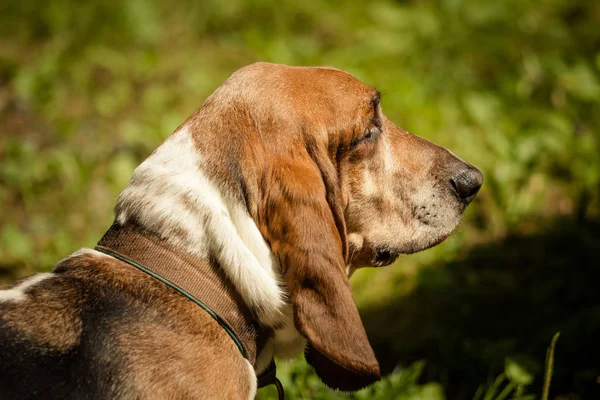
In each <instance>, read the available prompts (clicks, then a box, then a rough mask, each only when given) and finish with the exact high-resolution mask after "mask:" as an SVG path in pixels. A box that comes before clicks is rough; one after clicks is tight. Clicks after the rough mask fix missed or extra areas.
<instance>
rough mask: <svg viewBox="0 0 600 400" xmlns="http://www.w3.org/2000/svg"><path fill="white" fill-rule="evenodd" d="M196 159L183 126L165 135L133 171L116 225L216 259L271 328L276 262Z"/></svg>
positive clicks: (280, 297) (279, 298)
mask: <svg viewBox="0 0 600 400" xmlns="http://www.w3.org/2000/svg"><path fill="white" fill-rule="evenodd" d="M202 161H203V159H202V156H201V155H200V154H198V150H197V149H196V148H195V146H194V143H193V140H192V138H191V135H190V133H189V131H188V130H187V128H185V127H184V128H182V129H181V130H179V131H177V132H176V133H174V134H173V135H171V137H169V138H168V139H167V140H166V141H165V142H164V143H163V144H162V145H161V146H160V147H159V148H158V149H156V151H155V152H154V153H153V154H152V155H150V157H148V158H147V159H146V160H145V161H144V162H143V163H142V164H140V166H138V167H137V168H136V169H135V171H134V172H133V176H132V177H131V180H130V182H129V185H128V186H127V188H125V190H124V191H123V193H121V195H120V196H119V200H118V202H117V207H116V213H117V221H118V222H119V223H121V224H123V223H125V222H126V221H127V220H129V219H131V218H133V219H135V220H136V221H137V222H138V223H139V224H140V225H142V226H143V227H145V228H146V229H149V230H151V231H154V232H158V233H159V234H160V235H162V236H163V237H165V238H167V240H169V241H170V242H171V243H172V244H173V245H174V246H176V247H179V248H182V250H184V251H187V252H190V253H192V254H195V255H197V256H200V257H208V256H209V255H212V256H214V257H216V259H217V260H218V262H219V264H220V265H221V267H222V268H223V271H224V272H225V274H226V275H227V276H228V278H229V279H230V280H231V281H232V283H233V284H234V285H235V287H236V289H237V290H238V292H239V293H240V295H241V296H242V298H243V299H244V300H245V301H246V303H247V304H248V306H249V307H250V308H251V309H253V310H254V311H255V312H257V314H258V316H259V318H260V320H261V321H262V322H263V323H265V324H267V325H273V324H275V323H277V322H278V321H279V320H280V319H281V316H282V315H281V309H282V308H283V306H284V305H285V302H284V298H285V296H284V293H283V292H282V290H281V288H280V285H279V282H278V281H279V279H278V271H279V265H278V263H277V260H276V258H275V257H274V255H273V254H272V253H271V250H270V249H269V246H268V245H267V243H266V242H265V240H264V238H263V237H262V235H261V233H260V231H259V230H258V227H257V226H256V224H255V223H254V221H253V220H252V218H251V217H250V215H249V214H248V212H247V211H246V209H245V208H244V207H243V206H242V204H240V202H239V201H238V200H236V199H235V198H233V197H232V196H229V195H227V194H226V193H224V191H222V190H220V188H219V187H218V185H217V184H216V183H215V182H211V181H210V180H209V179H208V178H207V176H206V175H205V174H204V173H203V171H202V165H203V163H202ZM207 168H210V166H207Z"/></svg>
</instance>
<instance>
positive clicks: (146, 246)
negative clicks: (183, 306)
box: [96, 222, 284, 400]
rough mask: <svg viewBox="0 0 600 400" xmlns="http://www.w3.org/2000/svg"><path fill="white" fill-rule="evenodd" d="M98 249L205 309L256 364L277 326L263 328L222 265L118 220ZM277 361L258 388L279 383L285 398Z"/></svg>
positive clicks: (263, 374)
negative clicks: (179, 251) (186, 253)
mask: <svg viewBox="0 0 600 400" xmlns="http://www.w3.org/2000/svg"><path fill="white" fill-rule="evenodd" d="M96 250H98V251H100V252H102V253H104V254H107V255H109V256H112V257H114V258H116V259H118V260H121V261H123V262H125V263H127V264H129V265H131V266H133V267H135V268H137V269H138V270H140V271H142V272H144V273H146V274H148V275H150V276H152V277H153V278H155V279H157V280H159V281H161V282H162V283H164V284H165V285H167V286H169V287H170V288H172V289H174V290H176V291H177V292H179V293H180V294H181V295H183V296H185V297H186V298H188V299H189V300H191V301H193V302H194V303H195V304H197V305H198V306H200V307H201V308H202V309H203V310H205V311H206V312H207V313H208V314H209V315H210V316H211V317H212V318H214V319H215V321H217V323H218V324H219V325H220V326H221V327H222V328H223V330H225V332H227V334H228V335H229V336H230V337H231V339H232V340H233V342H234V343H235V345H236V346H237V348H238V350H239V351H240V353H241V354H242V356H243V357H244V358H246V359H247V360H248V361H249V362H250V363H251V364H252V365H255V363H256V356H257V354H258V353H259V352H260V351H261V350H262V348H263V347H264V345H265V344H266V342H267V340H268V339H269V338H270V337H271V336H272V333H273V332H272V330H271V329H269V328H263V327H261V326H260V325H259V324H258V323H257V322H256V321H255V319H254V316H253V314H252V312H251V311H250V310H249V309H248V307H247V306H246V304H245V302H244V301H243V299H242V298H241V296H240V295H239V293H238V292H237V290H236V289H235V287H234V286H233V285H232V284H231V282H230V281H229V280H228V279H227V278H226V277H225V276H224V274H223V273H222V271H220V269H219V268H218V267H217V266H214V265H212V264H211V263H210V262H209V261H208V260H206V259H204V258H200V257H193V256H189V255H181V254H179V253H178V252H175V250H174V249H173V248H172V246H170V244H169V243H167V241H166V240H164V239H162V238H160V237H158V236H157V235H155V234H152V233H150V232H147V231H145V230H144V229H142V228H140V227H139V226H137V225H133V224H127V225H125V226H123V225H120V224H118V223H116V222H115V223H114V224H113V225H112V226H111V227H110V229H109V230H108V231H107V232H106V233H105V234H104V236H103V237H102V239H101V240H100V242H98V245H97V246H96ZM276 373H277V370H276V367H275V362H274V360H271V363H270V364H269V366H268V367H267V369H266V370H265V371H264V372H263V373H261V374H260V375H259V376H258V377H257V386H258V387H259V388H261V387H264V386H268V385H275V387H276V388H277V394H278V397H279V399H280V400H283V399H284V391H283V386H282V385H281V382H280V381H279V380H278V379H277V376H276Z"/></svg>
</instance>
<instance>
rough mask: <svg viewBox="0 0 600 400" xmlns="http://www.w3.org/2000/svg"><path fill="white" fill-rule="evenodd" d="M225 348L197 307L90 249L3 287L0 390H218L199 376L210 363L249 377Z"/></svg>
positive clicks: (58, 393) (91, 393) (67, 394)
mask: <svg viewBox="0 0 600 400" xmlns="http://www.w3.org/2000/svg"><path fill="white" fill-rule="evenodd" d="M231 354H233V355H236V354H239V352H238V350H237V348H235V345H234V344H233V343H232V342H231V339H230V338H229V337H228V336H227V334H226V333H225V332H224V331H223V329H222V328H221V327H220V326H219V325H218V324H217V323H216V322H215V321H214V320H213V319H212V318H211V317H210V316H209V315H208V314H207V313H206V312H205V311H204V310H202V309H200V308H199V307H197V306H195V304H193V303H192V302H189V301H188V300H187V299H185V298H183V296H181V295H179V294H178V293H176V292H175V291H174V290H172V289H171V288H169V287H167V286H166V285H164V284H163V283H161V282H159V281H158V280H156V279H154V278H152V277H150V276H149V275H146V274H145V273H143V272H141V271H139V270H137V269H136V268H134V267H132V266H130V265H128V264H126V263H123V262H122V261H119V260H117V259H115V258H113V257H110V256H107V255H105V254H103V253H100V252H97V251H95V250H89V249H85V250H80V251H78V252H77V253H74V254H73V255H71V256H69V257H67V258H66V259H64V260H62V261H60V262H59V263H58V264H57V265H56V267H55V268H54V270H53V271H52V272H50V273H44V274H38V275H34V276H32V277H29V278H25V279H23V280H21V281H19V282H17V283H16V284H15V285H13V286H12V287H10V288H8V289H7V290H0V360H1V361H0V393H2V394H1V395H0V398H4V397H2V396H4V395H7V394H10V397H11V398H28V397H27V396H30V395H34V397H35V396H39V395H40V394H41V393H45V395H44V396H49V397H47V398H57V399H58V398H79V397H82V398H83V397H86V398H87V397H91V398H126V397H136V396H138V395H140V394H141V393H146V394H147V395H148V396H149V397H150V398H154V396H158V394H160V393H162V394H164V395H165V396H166V397H169V393H170V394H179V393H180V391H181V390H184V391H185V392H186V393H187V392H189V393H193V396H192V397H203V394H207V393H212V391H213V389H214V391H215V393H219V391H222V388H220V387H215V388H212V389H211V384H209V383H210V382H211V380H210V377H209V376H207V377H206V378H207V379H205V380H202V379H199V377H202V376H203V374H206V373H208V372H209V371H210V370H214V371H217V372H218V370H222V371H220V373H223V374H224V373H227V372H228V371H230V370H231V369H239V371H238V374H233V375H232V376H238V377H239V376H240V375H239V374H242V375H241V376H250V374H249V372H252V371H250V370H249V369H248V366H247V365H246V364H247V363H246V362H245V360H244V359H243V358H242V357H241V356H239V357H235V358H234V359H233V360H232V357H231ZM237 358H239V360H238V359H237ZM208 366H210V368H208ZM182 371H183V372H182ZM252 376H253V372H252ZM198 382H204V383H203V384H202V385H201V386H199V385H198ZM207 382H209V383H207ZM233 383H235V382H233ZM233 383H232V386H231V389H232V390H234V389H235V390H238V391H239V390H240V389H239V388H235V386H239V385H238V383H236V384H235V385H233ZM242 383H243V384H244V385H245V383H244V382H242ZM36 393H37V394H36ZM236 393H237V392H236ZM196 395H197V396H196ZM78 396H79V397H78ZM148 396H143V397H148ZM204 397H206V396H204ZM157 398H159V397H157ZM163 398H164V397H163Z"/></svg>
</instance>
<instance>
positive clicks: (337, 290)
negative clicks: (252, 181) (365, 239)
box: [259, 140, 380, 391]
mask: <svg viewBox="0 0 600 400" xmlns="http://www.w3.org/2000/svg"><path fill="white" fill-rule="evenodd" d="M300 142H301V141H300V140H298V141H297V142H295V143H294V145H292V147H291V148H290V147H287V150H285V151H283V150H280V151H277V152H274V154H275V155H273V156H272V159H270V160H268V162H266V163H265V165H266V168H265V171H264V176H263V182H262V183H261V186H262V190H261V191H262V201H261V203H262V205H261V210H260V211H259V214H260V217H259V226H260V229H261V231H262V233H263V235H264V236H265V238H266V239H267V241H268V242H269V243H270V245H271V250H272V251H273V252H274V253H275V254H276V255H277V257H278V258H279V261H280V263H281V266H282V272H283V275H284V280H285V283H286V284H287V287H288V289H289V291H290V297H291V302H292V305H293V308H294V322H295V325H296V328H297V329H298V330H299V331H300V332H301V333H302V334H303V335H304V336H305V337H306V338H307V339H308V342H309V344H308V347H307V349H306V353H305V354H306V358H307V361H308V362H309V363H310V364H311V365H312V366H313V367H314V369H315V371H316V372H317V374H318V375H319V377H320V378H321V379H322V380H323V382H324V383H325V384H327V385H328V386H330V387H332V388H335V389H340V390H346V391H349V390H358V389H361V388H363V387H365V386H368V385H370V384H372V383H373V382H375V381H377V380H379V379H380V372H379V364H378V362H377V360H376V359H375V355H374V354H373V350H372V349H371V346H370V344H369V341H368V339H367V335H366V333H365V330H364V327H363V325H362V322H361V320H360V316H359V314H358V310H357V308H356V305H355V303H354V299H353V297H352V291H351V288H350V283H349V280H348V276H347V273H346V266H345V264H346V262H345V261H346V260H345V259H346V257H347V255H346V253H347V243H346V232H345V231H346V228H345V223H344V217H343V208H342V205H341V198H340V197H341V196H340V189H339V183H338V178H337V174H336V169H335V167H334V166H333V164H332V163H331V161H330V160H329V158H328V157H327V149H325V148H323V149H319V148H317V145H316V144H315V143H306V142H304V143H300ZM323 147H325V146H323Z"/></svg>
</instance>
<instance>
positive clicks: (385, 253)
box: [371, 249, 400, 267]
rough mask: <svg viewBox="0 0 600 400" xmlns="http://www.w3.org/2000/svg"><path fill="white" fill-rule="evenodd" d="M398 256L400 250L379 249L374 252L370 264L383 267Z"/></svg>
mask: <svg viewBox="0 0 600 400" xmlns="http://www.w3.org/2000/svg"><path fill="white" fill-rule="evenodd" d="M398 256H400V252H398V251H392V250H389V249H379V250H377V251H376V252H375V256H374V257H373V260H372V261H371V264H372V265H373V266H375V267H385V266H387V265H390V264H391V263H393V262H394V261H396V259H397V258H398Z"/></svg>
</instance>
